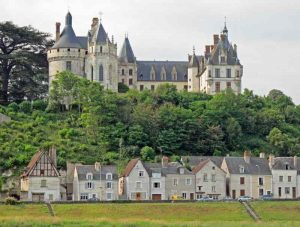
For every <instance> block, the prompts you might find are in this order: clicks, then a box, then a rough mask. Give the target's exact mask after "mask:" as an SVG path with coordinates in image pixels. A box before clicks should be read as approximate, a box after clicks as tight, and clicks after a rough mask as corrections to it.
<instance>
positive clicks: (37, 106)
mask: <svg viewBox="0 0 300 227" xmlns="http://www.w3.org/2000/svg"><path fill="white" fill-rule="evenodd" d="M47 106H48V103H47V102H46V101H44V100H35V101H33V103H32V109H34V110H41V111H45V110H46V108H47Z"/></svg>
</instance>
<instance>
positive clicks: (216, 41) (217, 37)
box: [213, 34, 219, 45]
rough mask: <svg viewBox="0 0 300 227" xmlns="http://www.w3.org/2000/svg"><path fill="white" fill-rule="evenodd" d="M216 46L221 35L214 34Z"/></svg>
mask: <svg viewBox="0 0 300 227" xmlns="http://www.w3.org/2000/svg"><path fill="white" fill-rule="evenodd" d="M213 37H214V45H217V44H218V42H219V35H218V34H214V36H213Z"/></svg>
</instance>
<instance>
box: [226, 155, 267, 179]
mask: <svg viewBox="0 0 300 227" xmlns="http://www.w3.org/2000/svg"><path fill="white" fill-rule="evenodd" d="M225 161H226V164H227V168H228V171H229V173H230V174H240V167H241V166H242V167H244V174H253V175H271V170H270V167H269V162H268V160H267V159H265V158H257V157H250V163H247V162H245V160H244V157H225Z"/></svg>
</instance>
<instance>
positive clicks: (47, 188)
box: [20, 148, 64, 201]
mask: <svg viewBox="0 0 300 227" xmlns="http://www.w3.org/2000/svg"><path fill="white" fill-rule="evenodd" d="M60 182H61V179H60V174H59V172H58V170H57V166H56V150H55V149H54V148H51V149H50V150H49V151H45V150H40V151H38V152H37V153H36V154H35V155H34V156H33V157H32V159H31V161H30V162H29V164H28V166H27V168H26V170H25V171H24V173H23V174H22V175H21V195H20V197H21V200H25V201H59V200H62V199H64V189H63V188H62V187H61V183H60Z"/></svg>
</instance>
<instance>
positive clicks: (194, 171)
mask: <svg viewBox="0 0 300 227" xmlns="http://www.w3.org/2000/svg"><path fill="white" fill-rule="evenodd" d="M209 162H210V159H206V160H205V161H203V162H200V163H199V164H198V165H197V166H195V167H194V168H193V169H192V173H193V174H196V173H198V172H199V171H200V170H201V169H202V168H203V167H204V166H205V165H206V164H207V163H209Z"/></svg>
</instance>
